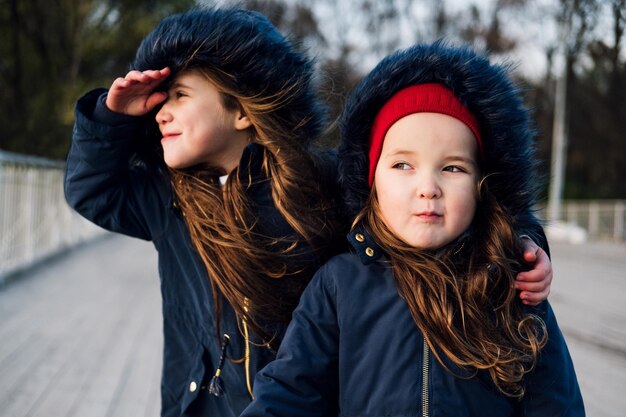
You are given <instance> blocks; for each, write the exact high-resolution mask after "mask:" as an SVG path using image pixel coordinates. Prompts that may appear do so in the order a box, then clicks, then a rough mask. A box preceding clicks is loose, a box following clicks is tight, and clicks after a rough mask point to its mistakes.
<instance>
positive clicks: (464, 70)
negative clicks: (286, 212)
mask: <svg viewBox="0 0 626 417" xmlns="http://www.w3.org/2000/svg"><path fill="white" fill-rule="evenodd" d="M342 134H343V136H342V144H341V147H340V174H341V183H342V186H343V188H344V198H345V200H346V205H347V207H348V208H349V209H351V210H353V211H352V213H353V214H354V219H355V220H354V223H353V227H352V231H351V232H350V234H349V236H348V240H349V241H350V243H351V245H352V248H353V250H352V252H351V253H346V254H342V255H338V256H336V257H334V258H332V259H331V260H330V261H329V262H327V263H326V264H325V265H324V266H323V267H322V268H321V269H320V270H319V271H318V272H317V274H316V275H315V276H314V278H313V280H312V282H311V283H310V284H309V286H308V287H307V289H306V290H305V291H304V294H303V296H302V298H301V300H300V304H299V306H298V307H297V309H296V310H295V312H294V315H293V319H292V322H291V324H290V325H289V328H288V330H287V333H286V335H285V338H284V340H283V343H282V345H281V347H280V349H279V351H278V356H277V359H276V360H275V361H273V362H272V363H270V364H269V365H268V366H267V367H265V368H264V369H263V370H262V371H261V372H260V373H259V374H257V377H256V382H255V386H254V396H255V400H254V401H253V402H252V404H251V405H250V406H248V407H247V408H246V410H245V411H244V413H243V414H242V417H253V416H285V417H287V416H299V417H302V416H331V415H341V416H398V417H399V416H403V417H404V416H430V415H432V416H482V417H484V416H494V417H495V416H497V417H503V416H518V415H525V416H547V415H550V416H552V415H555V416H556V415H558V416H583V415H584V406H583V402H582V397H581V393H580V389H579V386H578V382H577V379H576V375H575V372H574V367H573V364H572V360H571V358H570V355H569V353H568V349H567V346H566V343H565V340H564V338H563V335H562V334H561V331H560V330H559V327H558V324H557V322H556V319H555V316H554V313H553V311H552V309H551V308H550V305H549V304H548V302H547V301H544V302H543V303H541V304H539V305H538V306H536V307H530V306H528V305H525V304H523V303H522V302H521V301H520V299H519V297H518V296H517V293H516V289H515V285H514V282H515V276H516V274H517V273H518V272H519V271H520V270H522V269H523V267H524V261H523V248H522V242H521V239H520V237H519V236H518V235H517V234H516V233H515V230H532V229H533V228H532V227H531V225H532V224H533V223H534V224H537V221H536V219H535V218H534V215H533V212H532V207H533V205H534V203H535V195H536V192H537V185H538V184H539V181H538V180H537V178H536V176H535V172H534V171H535V170H534V164H535V162H534V159H533V136H534V135H533V130H532V129H531V127H530V120H529V117H528V112H527V110H526V109H525V108H524V106H523V105H522V100H521V96H520V94H519V91H518V90H517V89H516V88H515V87H514V86H513V84H512V83H511V82H510V80H509V77H508V74H507V73H506V70H505V68H504V67H501V66H497V65H492V64H491V63H490V62H489V60H488V59H487V58H485V57H483V56H481V55H478V54H476V53H475V52H473V51H472V50H470V49H468V48H457V47H451V46H449V45H447V44H446V43H443V42H438V43H435V44H432V45H417V46H414V47H413V48H410V49H407V50H404V51H400V52H397V53H395V54H393V55H391V56H389V57H387V58H385V59H384V60H383V61H382V62H381V63H380V64H379V65H378V66H377V67H376V68H374V70H373V71H372V72H371V73H370V74H369V75H367V76H366V77H365V78H364V79H363V80H362V81H361V83H360V84H359V86H358V87H357V89H356V91H355V92H354V93H353V95H352V96H351V97H350V98H349V100H348V102H347V105H346V110H345V112H344V115H343V118H342ZM534 237H535V238H538V236H534Z"/></svg>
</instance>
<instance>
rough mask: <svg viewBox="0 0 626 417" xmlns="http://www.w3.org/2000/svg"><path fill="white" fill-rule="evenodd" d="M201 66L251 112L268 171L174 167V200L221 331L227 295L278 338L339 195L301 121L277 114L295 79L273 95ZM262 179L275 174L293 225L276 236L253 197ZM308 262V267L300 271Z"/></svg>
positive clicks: (317, 255)
mask: <svg viewBox="0 0 626 417" xmlns="http://www.w3.org/2000/svg"><path fill="white" fill-rule="evenodd" d="M198 71H200V72H201V73H202V74H203V75H204V76H205V77H206V78H207V82H210V83H212V84H213V85H214V86H215V87H216V88H217V89H218V91H219V92H220V94H221V97H222V100H223V103H224V105H225V107H226V108H227V109H230V110H233V109H239V110H241V111H242V112H243V113H244V114H245V115H246V116H247V117H248V118H249V119H250V120H251V122H252V127H251V128H250V129H251V131H250V135H251V140H252V141H253V142H256V143H257V144H259V145H260V146H261V147H262V149H263V150H262V152H263V157H262V177H263V178H262V179H261V180H260V179H259V178H253V176H252V175H251V174H249V175H247V176H245V177H243V176H242V175H240V171H241V170H242V169H245V168H250V167H238V168H235V169H234V170H233V171H232V172H231V173H230V175H229V177H228V179H227V181H226V184H225V186H224V187H223V188H222V187H220V185H219V181H218V178H217V177H218V176H219V175H222V174H224V173H223V172H218V171H216V170H215V169H213V168H211V167H204V166H203V167H192V168H189V169H183V170H178V169H171V170H170V173H171V179H172V185H173V189H174V192H175V196H176V201H177V204H178V206H179V207H180V210H181V211H182V213H183V215H184V219H185V222H186V224H187V226H188V227H189V230H190V234H191V240H192V242H193V244H194V246H195V248H196V250H197V251H198V253H199V255H200V257H201V259H202V261H203V263H204V265H205V266H206V268H207V272H208V276H209V278H210V282H211V286H212V289H213V299H214V304H215V309H216V317H217V320H216V324H217V332H218V335H219V332H220V330H219V326H220V317H221V313H220V311H221V305H222V299H221V297H222V296H223V297H224V298H225V299H226V301H227V302H228V303H229V304H230V305H231V306H232V308H233V309H234V310H235V312H236V314H237V315H238V316H239V317H240V318H242V319H244V320H246V322H247V323H248V324H249V325H250V327H251V328H252V330H253V331H254V332H255V333H256V334H257V335H258V336H260V337H261V339H262V341H263V343H266V344H268V345H275V343H273V342H274V340H273V336H274V335H273V334H272V328H271V323H284V324H286V323H288V321H289V320H290V318H291V313H292V311H293V309H294V308H295V306H296V304H297V302H298V299H299V297H300V294H301V292H302V290H303V289H304V286H305V285H306V283H307V279H305V278H306V277H308V276H310V275H311V274H312V272H314V268H315V266H316V262H320V261H321V260H322V259H324V257H325V256H326V253H327V252H328V251H329V250H331V246H332V244H333V240H334V238H335V237H336V234H337V229H338V218H337V217H336V215H335V205H336V202H335V201H334V200H333V199H332V198H330V197H329V196H328V193H327V190H322V189H321V185H320V183H319V175H318V171H317V167H316V164H315V161H314V159H313V157H312V155H311V153H310V151H309V150H308V149H307V148H305V146H304V145H302V140H301V138H299V137H298V135H300V133H299V132H298V131H297V128H296V129H293V130H287V129H285V128H284V127H283V126H282V125H281V123H280V121H279V120H275V119H276V118H275V117H273V116H272V114H273V111H274V110H275V109H276V108H279V107H282V106H285V105H288V102H289V97H290V96H292V95H294V94H296V92H295V91H294V89H297V88H299V86H298V85H297V84H292V85H291V87H289V88H286V89H284V90H283V91H281V92H280V94H277V95H275V96H271V97H260V96H254V97H249V96H245V95H242V94H241V93H239V92H237V90H236V88H234V87H232V85H233V81H232V79H233V77H231V76H229V75H228V74H225V73H223V72H216V71H210V70H207V69H201V70H198ZM229 86H231V87H229ZM305 122H306V121H304V120H303V123H305ZM255 181H256V182H255ZM259 181H268V182H269V189H270V190H271V197H272V200H273V203H274V205H275V207H276V209H277V210H278V212H279V213H280V215H281V216H282V217H283V218H284V219H285V221H286V222H287V223H288V224H289V226H290V227H291V228H292V229H293V232H294V233H292V234H291V235H289V236H274V234H273V233H272V231H271V230H263V229H262V225H261V223H262V220H263V219H259V218H258V216H257V215H256V214H255V211H254V209H253V207H252V205H253V204H254V203H255V202H254V201H251V200H250V199H249V197H248V191H249V190H250V189H251V188H253V187H255V186H263V185H262V184H261V183H260V182H259ZM274 233H275V232H274ZM314 260H316V262H312V261H314ZM306 270H309V272H310V274H307V273H305V274H302V273H303V272H304V271H306ZM303 276H304V277H305V278H303ZM274 347H275V346H274Z"/></svg>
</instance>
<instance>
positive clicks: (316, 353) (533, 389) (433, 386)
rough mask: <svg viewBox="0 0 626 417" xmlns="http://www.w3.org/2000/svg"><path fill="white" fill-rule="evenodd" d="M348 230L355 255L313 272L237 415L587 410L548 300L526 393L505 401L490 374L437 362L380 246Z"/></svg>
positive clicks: (390, 416) (397, 416)
mask: <svg viewBox="0 0 626 417" xmlns="http://www.w3.org/2000/svg"><path fill="white" fill-rule="evenodd" d="M351 235H352V237H351V242H352V243H353V245H354V246H355V252H354V253H346V254H342V255H339V256H336V257H334V258H332V259H331V260H330V261H329V262H328V263H327V264H326V265H324V266H323V267H322V268H321V269H320V270H319V271H318V273H317V274H316V275H315V276H314V277H313V280H312V281H311V283H310V284H309V286H308V287H307V289H306V290H305V291H304V293H303V295H302V298H301V300H300V305H299V306H298V308H297V309H296V310H295V312H294V315H293V319H292V322H291V324H290V325H289V327H288V329H287V333H286V334H285V338H284V339H283V343H282V345H281V347H280V349H279V351H278V356H277V359H276V360H275V361H274V362H272V363H270V364H269V365H268V366H267V367H266V368H264V369H263V370H261V372H260V373H259V374H257V377H256V381H255V385H254V396H255V400H254V401H253V402H252V403H251V404H250V406H248V408H246V410H245V411H244V413H243V414H242V415H241V417H262V416H263V417H266V416H267V417H269V416H271V417H293V416H298V417H313V416H316V417H321V416H346V417H347V416H350V417H356V416H363V417H365V416H367V417H374V416H376V417H379V416H385V417H426V416H432V417H441V416H450V417H452V416H454V417H466V416H467V417H469V416H475V417H478V416H480V417H506V416H536V417H546V416H551V417H552V416H555V417H556V416H560V417H562V416H572V417H573V416H584V407H583V403H582V398H581V393H580V389H579V387H578V382H577V380H576V375H575V373H574V368H573V365H572V360H571V358H570V355H569V353H568V350H567V346H566V344H565V340H564V339H563V335H562V334H561V331H560V330H559V327H558V325H557V322H556V318H555V316H554V313H553V312H552V309H551V308H550V305H549V304H548V302H547V301H546V302H544V303H542V304H541V305H540V306H539V307H537V308H536V309H535V310H536V311H535V313H536V314H538V315H540V316H541V317H542V318H543V320H544V321H545V323H546V326H547V331H548V338H549V339H548V343H547V345H546V346H545V347H544V348H543V350H542V351H541V355H540V359H539V362H538V363H537V366H536V368H535V369H534V371H532V373H530V374H528V375H527V377H526V379H525V382H526V390H527V391H526V394H525V396H524V398H523V399H522V400H521V401H518V400H515V399H511V398H509V397H506V396H504V395H502V394H501V393H500V392H499V391H498V390H497V389H496V387H495V385H494V384H493V383H492V382H491V379H490V377H489V375H487V374H485V373H481V372H479V373H478V374H476V375H473V374H471V373H470V372H469V371H468V370H462V369H459V368H458V367H456V366H455V365H454V364H452V363H451V362H448V363H447V364H446V365H447V366H448V367H449V368H450V369H451V370H452V371H453V372H454V373H455V374H457V375H459V376H455V375H454V374H453V373H452V372H450V371H448V370H446V369H445V368H444V367H443V366H442V365H441V364H440V363H439V362H438V361H437V360H436V359H435V357H434V355H433V353H432V351H431V350H430V348H428V345H427V344H425V343H424V337H423V336H422V333H421V332H420V330H419V329H418V327H417V325H416V324H415V321H414V320H413V318H412V316H411V313H410V311H409V308H408V307H407V305H406V303H405V302H404V300H402V299H401V298H400V296H399V295H398V291H397V289H396V285H395V281H394V278H393V275H392V271H391V267H390V265H389V263H388V262H385V257H384V256H381V255H382V254H381V253H380V249H379V247H378V246H377V245H376V244H375V243H373V242H372V241H371V240H370V238H369V237H366V240H365V241H364V242H359V241H357V240H356V239H354V232H352V234H351ZM366 236H367V235H366ZM368 247H369V248H372V249H373V251H374V252H371V251H367V252H369V254H368V253H367V252H366V249H367V248H368ZM370 255H373V256H370Z"/></svg>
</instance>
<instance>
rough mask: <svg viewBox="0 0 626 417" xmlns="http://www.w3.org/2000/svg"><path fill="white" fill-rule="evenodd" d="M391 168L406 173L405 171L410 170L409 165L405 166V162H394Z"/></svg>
mask: <svg viewBox="0 0 626 417" xmlns="http://www.w3.org/2000/svg"><path fill="white" fill-rule="evenodd" d="M391 167H392V168H393V169H399V170H402V171H406V170H409V169H411V165H409V164H407V163H406V162H396V163H395V164H393V165H392V166H391Z"/></svg>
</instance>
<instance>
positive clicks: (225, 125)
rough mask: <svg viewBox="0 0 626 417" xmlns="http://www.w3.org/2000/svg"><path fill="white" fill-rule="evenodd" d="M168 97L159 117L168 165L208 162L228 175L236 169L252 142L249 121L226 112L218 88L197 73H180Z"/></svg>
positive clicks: (182, 166)
mask: <svg viewBox="0 0 626 417" xmlns="http://www.w3.org/2000/svg"><path fill="white" fill-rule="evenodd" d="M167 94H168V98H167V100H166V101H165V103H164V104H163V107H162V108H161V109H160V110H159V112H158V113H157V115H156V121H157V123H158V124H159V130H160V131H161V134H162V135H163V139H161V145H162V146H163V156H164V159H165V163H166V164H167V165H168V166H169V167H171V168H187V167H190V166H193V165H197V164H200V163H207V164H209V165H211V166H213V167H217V168H223V169H224V170H225V171H226V172H230V171H231V170H232V169H233V168H235V167H236V166H237V165H238V164H239V160H240V158H241V155H242V153H243V149H244V148H245V147H246V145H247V144H248V142H249V133H248V131H247V130H246V129H247V128H248V127H250V122H249V120H248V118H247V117H245V116H243V115H242V114H241V112H240V111H238V110H228V109H226V108H225V107H224V105H223V102H222V99H221V97H220V94H219V92H218V91H217V89H216V88H215V87H214V86H213V85H212V84H211V83H209V82H208V81H207V79H206V78H205V77H204V76H202V75H201V74H199V73H197V72H194V71H188V72H183V73H180V74H178V75H177V76H176V78H174V80H173V82H172V85H171V86H170V88H169V89H168V91H167Z"/></svg>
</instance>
